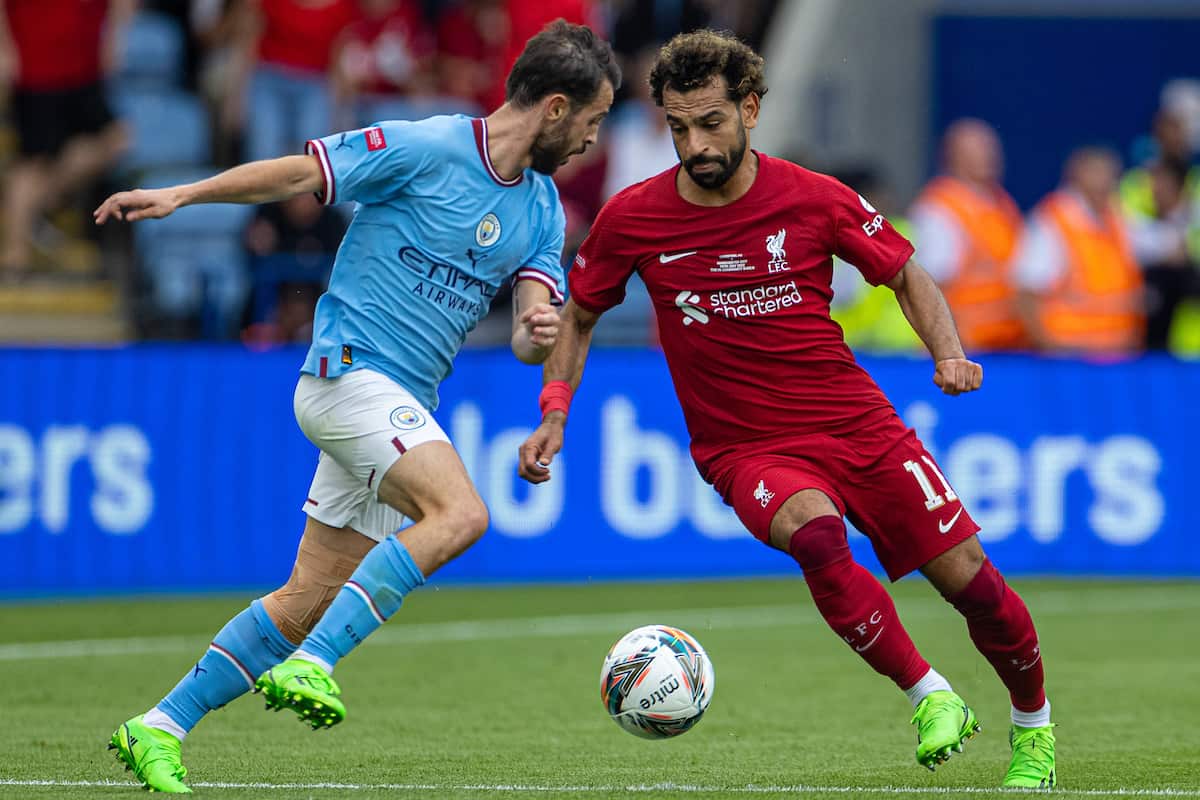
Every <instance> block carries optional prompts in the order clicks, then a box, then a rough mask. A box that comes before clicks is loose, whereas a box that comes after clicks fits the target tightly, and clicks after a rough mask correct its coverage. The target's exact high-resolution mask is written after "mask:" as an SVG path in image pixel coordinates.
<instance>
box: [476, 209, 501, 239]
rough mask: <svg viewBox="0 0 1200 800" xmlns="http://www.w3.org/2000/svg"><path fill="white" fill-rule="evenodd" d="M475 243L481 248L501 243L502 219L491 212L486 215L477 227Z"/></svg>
mask: <svg viewBox="0 0 1200 800" xmlns="http://www.w3.org/2000/svg"><path fill="white" fill-rule="evenodd" d="M475 241H476V242H478V243H479V246H480V247H491V246H492V245H494V244H495V243H496V242H498V241H500V218H499V217H497V216H496V215H495V214H492V213H490V212H489V213H487V214H485V215H484V217H483V219H481V220H479V224H478V225H476V226H475Z"/></svg>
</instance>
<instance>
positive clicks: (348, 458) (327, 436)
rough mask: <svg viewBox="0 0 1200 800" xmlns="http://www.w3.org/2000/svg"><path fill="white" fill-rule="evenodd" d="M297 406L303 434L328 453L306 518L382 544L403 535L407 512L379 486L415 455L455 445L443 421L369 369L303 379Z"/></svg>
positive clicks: (320, 464) (319, 464) (323, 456)
mask: <svg viewBox="0 0 1200 800" xmlns="http://www.w3.org/2000/svg"><path fill="white" fill-rule="evenodd" d="M294 405H295V410H296V421H297V422H299V423H300V429H301V430H302V431H304V435H305V436H307V437H308V439H309V441H311V442H312V443H313V444H315V445H316V446H317V447H319V448H321V457H320V459H319V460H318V461H317V473H316V475H314V476H313V482H312V486H311V487H310V488H309V490H308V498H307V499H306V500H305V501H304V511H305V513H306V514H308V515H309V516H310V517H312V518H313V519H315V520H317V521H318V522H323V523H325V524H326V525H329V526H331V527H334V528H342V527H345V526H347V525H348V526H350V527H351V528H353V529H354V530H356V531H358V532H359V533H361V534H363V535H365V536H369V537H371V538H372V539H374V540H375V541H382V540H383V538H384V537H386V536H388V535H390V534H392V533H395V532H396V531H397V530H398V529H399V528H400V527H401V525H403V523H404V515H403V514H401V513H400V512H399V511H397V510H396V509H394V508H392V507H391V506H388V505H386V504H384V503H381V502H379V497H378V493H379V484H380V483H381V482H382V481H383V476H384V475H385V474H387V471H388V469H389V468H391V466H392V464H395V463H396V460H397V459H399V458H400V456H402V455H404V453H406V452H407V451H409V450H411V449H412V448H414V447H416V446H417V445H419V444H423V443H425V442H435V441H436V442H449V441H450V438H449V437H448V436H446V432H445V431H443V430H442V427H441V426H440V425H438V423H437V420H435V419H434V418H433V415H431V414H430V413H429V411H428V410H427V409H426V408H425V407H424V406H422V405H421V404H420V403H419V402H418V401H417V399H416V398H415V397H413V396H412V394H411V393H410V392H409V391H408V390H407V389H405V388H404V387H402V386H400V385H399V384H398V383H396V382H395V381H393V380H392V379H391V378H388V377H387V376H385V375H381V374H379V373H378V372H372V371H371V370H366V369H360V370H355V371H354V372H347V373H344V374H342V375H339V376H338V377H336V378H318V377H315V376H313V375H301V376H300V382H299V383H297V384H296V395H295V400H294Z"/></svg>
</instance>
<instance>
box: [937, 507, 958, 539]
mask: <svg viewBox="0 0 1200 800" xmlns="http://www.w3.org/2000/svg"><path fill="white" fill-rule="evenodd" d="M962 512H963V510H962V509H961V508H960V509H959V510H958V511H956V512H955V514H954V516H953V517H951V518H950V521H949V522H943V521H942V520H938V530H939V531H940V532H942V533H949V532H950V529H951V528H953V527H954V523H956V522H958V518H959V517H960V516H962Z"/></svg>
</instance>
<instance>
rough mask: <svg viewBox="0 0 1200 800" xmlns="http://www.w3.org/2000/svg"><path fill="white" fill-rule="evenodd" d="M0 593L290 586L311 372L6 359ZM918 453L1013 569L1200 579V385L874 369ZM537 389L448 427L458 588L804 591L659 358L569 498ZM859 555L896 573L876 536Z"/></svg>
mask: <svg viewBox="0 0 1200 800" xmlns="http://www.w3.org/2000/svg"><path fill="white" fill-rule="evenodd" d="M4 356H5V358H4V361H5V364H6V367H7V372H8V375H9V380H8V381H7V386H6V390H5V391H4V392H3V393H0V594H3V595H5V596H9V597H14V596H23V595H44V594H60V593H61V594H79V593H91V592H139V591H191V590H208V589H227V588H242V587H268V586H272V585H276V584H278V583H280V582H282V581H283V580H284V579H286V577H287V574H288V571H289V568H290V565H291V559H292V555H293V553H294V551H295V546H296V542H297V541H298V538H299V533H300V531H301V529H302V527H303V521H304V517H303V514H302V512H301V511H300V507H301V504H302V503H303V501H304V498H305V493H306V489H307V488H308V485H309V482H310V480H311V478H312V471H313V468H314V466H315V464H316V450H315V448H313V446H312V445H311V444H310V443H309V442H308V441H307V440H306V439H305V438H304V437H303V435H302V434H301V433H300V431H299V430H298V428H297V427H296V424H295V420H294V418H293V415H292V392H293V388H294V386H295V380H296V375H297V372H296V370H297V367H298V365H299V363H300V361H301V358H302V353H300V352H299V351H296V350H280V351H273V352H268V353H252V352H248V351H245V350H242V349H240V348H235V347H169V346H140V347H131V348H122V349H113V350H48V349H47V350H7V351H5V352H4ZM863 363H864V366H866V367H867V369H868V370H869V371H870V372H871V373H872V374H873V375H874V376H875V378H876V380H877V381H878V382H879V383H880V385H881V386H882V387H883V389H884V391H885V392H887V393H888V395H889V397H890V398H891V399H892V401H893V402H894V404H895V405H896V408H897V409H898V411H899V412H900V413H901V415H902V416H903V417H904V418H905V419H906V420H907V421H908V422H909V424H910V425H912V426H913V427H915V428H916V429H917V430H918V432H919V433H920V434H921V435H922V438H923V439H924V441H925V443H926V445H927V446H928V447H929V449H930V450H931V451H932V452H933V453H934V454H935V456H936V457H937V458H938V460H939V462H940V464H941V466H942V467H943V471H944V472H945V475H946V477H947V478H948V479H949V481H950V482H951V484H952V485H953V487H954V489H955V491H956V492H957V493H958V494H959V495H960V496H961V497H962V498H963V500H964V502H965V503H966V504H967V507H968V509H969V510H970V512H971V513H972V515H973V516H974V517H975V519H976V520H977V521H978V522H979V523H980V524H981V525H982V526H983V532H982V534H981V536H982V538H983V541H984V543H985V547H986V548H987V550H988V551H989V553H990V554H991V555H992V557H993V558H994V559H995V560H996V561H997V562H998V563H999V564H1000V565H1001V567H1002V568H1003V569H1004V570H1005V572H1007V573H1012V574H1020V573H1024V574H1089V575H1092V574H1094V575H1162V576H1179V575H1200V543H1198V542H1197V539H1196V537H1195V536H1194V535H1193V532H1194V531H1196V530H1200V506H1198V505H1197V504H1196V503H1195V502H1191V500H1192V495H1191V492H1193V491H1194V489H1193V486H1192V484H1193V477H1192V476H1193V471H1192V462H1191V456H1192V454H1193V453H1196V452H1198V451H1200V425H1198V424H1197V423H1198V417H1200V365H1196V364H1183V363H1179V362H1175V361H1173V360H1170V359H1166V358H1162V359H1156V358H1154V359H1142V360H1138V361H1133V362H1125V363H1119V364H1107V365H1101V364H1086V363H1080V362H1074V361H1057V360H1035V359H1026V358H1021V357H1015V356H1014V357H994V358H988V359H985V361H984V364H985V384H984V390H983V391H981V392H978V393H975V394H973V395H969V396H964V397H959V398H949V397H944V396H942V395H941V394H940V393H939V392H938V391H937V390H936V388H935V387H934V386H933V385H932V383H931V381H930V376H931V368H930V365H929V364H928V362H927V361H921V360H907V359H894V360H892V359H863ZM540 381H541V377H540V370H538V369H536V368H530V367H526V366H523V365H521V364H519V363H517V362H516V361H515V359H513V357H512V356H511V354H509V353H507V351H467V352H465V353H464V354H463V355H462V356H461V357H460V358H459V360H458V366H457V371H456V373H455V374H454V375H453V376H452V377H451V378H450V379H449V380H448V381H447V382H446V383H445V384H444V386H443V390H442V406H441V408H440V409H439V410H438V412H437V414H436V416H437V417H438V419H439V421H440V422H441V424H442V425H443V427H444V428H445V429H446V431H447V432H448V433H449V434H450V436H451V438H452V440H453V441H454V443H455V445H456V447H457V448H458V450H459V452H460V454H461V455H462V457H463V460H464V462H465V463H466V464H467V467H468V470H469V471H470V472H471V475H472V476H473V478H474V479H475V481H476V484H477V485H478V487H479V491H480V493H481V495H482V496H483V498H484V500H485V501H486V502H487V505H488V507H489V509H490V511H491V522H492V524H491V529H490V530H489V532H488V534H487V535H486V536H484V538H483V539H482V540H481V541H480V542H479V543H478V544H477V545H476V546H475V547H473V548H472V549H471V550H470V551H469V552H468V553H467V554H466V555H464V556H463V557H462V558H461V559H459V560H458V561H456V562H454V563H453V564H451V565H449V566H448V567H447V568H446V569H445V570H444V571H443V572H442V573H439V576H438V580H440V581H443V582H449V581H460V582H461V581H501V582H509V581H545V580H600V579H603V580H609V579H622V578H687V577H700V576H726V575H729V576H732V575H754V574H768V573H771V574H778V573H787V572H790V571H792V569H793V567H792V565H791V564H790V561H789V560H788V558H787V557H786V556H783V555H781V554H779V553H775V552H773V551H770V550H768V549H767V548H765V547H764V546H762V545H760V544H758V543H757V542H755V541H754V540H753V539H752V538H751V537H750V536H749V534H747V533H745V531H744V530H743V529H742V527H741V525H740V524H739V523H738V521H737V519H736V517H735V516H734V515H733V513H732V511H731V510H730V509H729V508H727V507H726V506H725V505H724V504H723V503H722V502H721V500H720V498H719V497H718V496H717V495H716V494H715V493H714V492H713V490H712V489H711V488H710V487H708V486H706V485H705V484H704V483H703V481H701V479H700V478H699V476H698V475H697V473H696V471H695V468H694V467H693V466H692V464H691V460H690V458H689V456H688V451H687V439H686V434H685V430H684V426H683V419H682V415H681V414H680V411H679V408H678V404H677V402H676V400H675V396H674V392H673V390H672V388H671V384H670V379H669V376H668V374H667V371H666V367H665V365H664V364H663V361H662V357H661V355H660V354H659V353H657V352H655V351H651V350H644V351H643V350H608V351H605V350H598V351H596V352H594V353H593V354H592V357H591V359H590V361H589V364H588V369H587V373H586V377H585V381H584V385H583V387H582V389H581V391H580V392H579V394H578V396H577V398H576V401H575V403H574V405H573V407H572V413H571V422H570V425H569V426H568V430H567V442H566V447H565V450H564V452H563V454H562V456H561V457H560V458H559V460H558V461H556V463H555V478H554V480H552V481H551V482H549V483H547V484H544V485H542V486H538V487H531V486H529V485H527V484H525V483H524V482H523V481H521V479H520V478H518V477H517V475H516V451H517V446H518V445H519V444H520V443H521V442H522V441H523V440H524V438H525V437H526V435H527V434H528V432H529V431H530V430H531V429H532V427H533V426H534V425H535V424H536V421H537V409H536V395H537V392H538V387H539V385H540ZM852 546H853V548H854V551H855V554H856V556H858V557H859V558H860V559H862V560H863V562H864V563H866V564H868V565H869V566H871V567H872V568H873V569H874V568H877V564H876V562H875V560H874V558H873V557H872V556H871V554H870V547H869V544H868V543H867V542H866V540H865V539H864V538H863V537H862V536H861V535H858V534H855V535H853V536H852Z"/></svg>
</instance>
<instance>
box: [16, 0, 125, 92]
mask: <svg viewBox="0 0 1200 800" xmlns="http://www.w3.org/2000/svg"><path fill="white" fill-rule="evenodd" d="M108 7H109V3H108V0H4V12H5V14H6V16H7V17H8V27H9V31H10V33H11V35H12V39H13V44H14V46H15V47H16V50H17V60H18V64H17V79H16V88H18V89H24V90H27V91H42V92H45V91H62V90H66V89H78V88H80V87H83V86H88V85H90V84H93V83H96V82H97V81H98V80H100V78H101V76H102V74H103V66H102V63H101V41H102V39H103V36H102V31H103V28H104V18H105V15H106V14H107V13H108ZM47 20H54V23H53V24H49V23H47Z"/></svg>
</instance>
